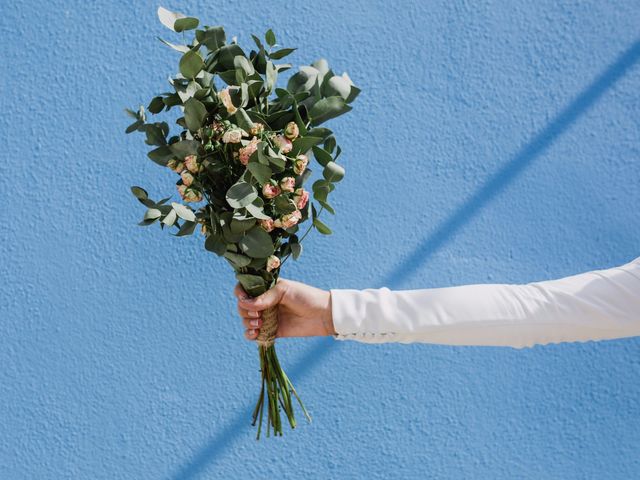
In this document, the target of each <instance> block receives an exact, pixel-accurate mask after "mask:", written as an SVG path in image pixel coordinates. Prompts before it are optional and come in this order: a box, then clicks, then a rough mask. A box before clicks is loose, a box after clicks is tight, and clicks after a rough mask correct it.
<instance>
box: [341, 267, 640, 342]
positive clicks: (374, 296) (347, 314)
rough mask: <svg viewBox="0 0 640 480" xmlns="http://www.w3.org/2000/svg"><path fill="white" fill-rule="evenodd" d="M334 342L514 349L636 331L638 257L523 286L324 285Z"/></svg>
mask: <svg viewBox="0 0 640 480" xmlns="http://www.w3.org/2000/svg"><path fill="white" fill-rule="evenodd" d="M331 311H332V315H333V324H334V328H335V331H336V335H334V338H336V339H337V340H356V341H360V342H365V343H385V342H400V343H413V342H422V343H433V344H444V345H486V346H508V347H514V348H523V347H531V346H533V345H536V344H541V345H544V344H548V343H560V342H575V341H582V342H584V341H588V340H605V339H614V338H623V337H632V336H636V335H640V257H638V258H636V259H635V260H633V261H631V262H629V263H627V264H625V265H622V266H619V267H614V268H610V269H607V270H594V271H591V272H585V273H581V274H578V275H573V276H570V277H565V278H561V279H558V280H547V281H542V282H533V283H528V284H523V285H516V284H514V285H510V284H477V285H461V286H456V287H445V288H427V289H420V290H390V289H388V288H386V287H383V288H379V289H372V288H369V289H365V290H353V289H331Z"/></svg>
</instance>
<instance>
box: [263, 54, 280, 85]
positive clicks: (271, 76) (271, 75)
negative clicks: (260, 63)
mask: <svg viewBox="0 0 640 480" xmlns="http://www.w3.org/2000/svg"><path fill="white" fill-rule="evenodd" d="M266 69H267V83H266V85H265V89H266V90H267V93H270V92H271V91H272V90H273V87H275V85H276V81H277V80H278V69H277V68H276V67H275V66H274V65H273V62H272V61H271V60H269V61H268V62H267V67H266Z"/></svg>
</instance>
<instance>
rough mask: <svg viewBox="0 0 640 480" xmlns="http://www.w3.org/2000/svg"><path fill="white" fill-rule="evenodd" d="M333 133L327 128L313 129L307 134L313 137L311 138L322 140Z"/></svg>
mask: <svg viewBox="0 0 640 480" xmlns="http://www.w3.org/2000/svg"><path fill="white" fill-rule="evenodd" d="M332 133H333V132H332V131H331V130H329V129H328V128H325V127H315V128H312V129H311V130H309V131H308V132H307V135H309V136H311V137H320V138H323V139H324V138H327V137H328V136H329V135H331V134H332Z"/></svg>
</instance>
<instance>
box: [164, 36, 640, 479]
mask: <svg viewBox="0 0 640 480" xmlns="http://www.w3.org/2000/svg"><path fill="white" fill-rule="evenodd" d="M638 60H640V39H639V40H636V42H634V43H633V44H632V45H631V46H630V47H629V48H628V49H627V50H626V51H624V52H623V53H622V54H621V55H620V56H619V57H618V58H617V59H616V60H615V62H613V63H612V64H611V65H610V66H609V67H608V68H607V69H606V70H605V71H603V72H602V73H601V74H600V75H599V76H598V77H597V78H596V79H595V80H594V81H593V83H591V85H589V86H588V87H587V88H586V89H584V90H583V91H582V92H580V94H579V95H578V96H577V97H576V98H575V99H573V101H572V102H571V103H570V104H569V105H567V106H566V107H565V108H564V109H563V110H562V111H561V112H560V113H559V114H558V115H557V116H556V117H555V118H554V119H553V120H551V122H549V123H548V124H547V126H546V127H545V128H544V129H542V130H541V131H540V132H538V133H537V134H536V135H535V136H534V137H533V138H532V139H531V141H530V142H528V143H527V144H526V145H525V146H524V147H523V148H521V149H520V150H519V151H518V152H516V153H515V154H514V155H513V156H512V157H511V158H509V160H508V161H507V162H506V163H505V164H504V166H503V167H502V168H500V170H498V171H497V172H496V173H495V174H493V175H492V176H491V177H490V178H489V179H488V180H487V181H486V182H485V183H484V184H483V185H482V186H481V187H480V188H479V189H478V190H476V192H475V193H474V194H473V195H472V196H471V197H469V198H468V199H467V200H466V201H465V202H464V203H462V205H460V206H459V207H458V208H457V209H456V210H455V211H454V212H453V213H452V214H451V215H450V216H449V217H448V218H447V219H446V220H445V221H443V222H442V223H441V224H440V225H439V226H438V227H437V228H436V229H435V231H434V232H433V233H432V234H431V235H429V236H428V237H427V238H426V239H425V240H424V241H423V242H422V243H421V244H420V245H418V246H417V247H416V249H415V250H414V251H413V253H412V254H411V255H410V256H409V257H407V258H406V259H405V260H403V261H402V262H401V263H400V264H399V265H398V266H397V267H396V268H395V269H394V270H392V271H391V272H389V273H388V274H387V275H386V276H385V277H384V278H383V279H382V281H381V282H380V286H387V287H389V288H392V289H393V288H398V287H399V286H400V285H401V284H402V282H403V280H405V279H407V278H409V277H410V276H411V275H412V274H414V273H415V272H416V271H417V270H418V269H419V268H420V267H421V266H422V265H423V264H424V263H425V262H426V261H427V260H428V259H429V257H431V256H432V255H433V254H434V253H435V252H437V251H438V250H439V249H441V248H442V247H443V246H444V245H445V244H446V243H447V242H449V241H450V240H451V239H452V238H453V237H454V236H455V235H456V234H457V233H458V232H459V231H460V229H462V228H463V227H464V225H466V224H467V223H468V222H469V221H471V220H472V219H473V218H474V217H475V216H476V215H478V213H479V212H480V211H481V210H482V209H483V208H484V207H485V206H487V204H488V203H489V202H490V201H491V200H493V199H494V198H495V197H496V196H498V195H500V194H501V193H502V192H503V191H504V190H505V189H506V188H507V187H508V186H509V185H510V184H511V183H512V182H513V181H514V180H516V179H517V178H518V177H519V176H520V175H521V174H522V173H523V172H524V171H525V170H526V168H527V167H528V166H529V165H531V164H532V163H533V161H534V160H536V159H537V158H538V157H539V156H540V155H542V154H543V153H544V152H545V151H546V150H547V149H548V148H549V147H550V146H551V145H552V144H553V142H555V141H556V140H557V139H558V137H560V136H561V135H562V134H563V133H564V132H566V131H567V130H568V129H569V127H570V126H571V125H572V124H573V123H575V122H576V121H577V120H578V119H579V118H580V117H581V116H582V115H583V114H585V113H586V112H587V110H589V108H591V107H592V106H593V105H594V104H595V103H596V102H597V101H598V100H600V98H601V97H602V96H603V95H604V93H605V92H606V91H607V90H609V89H610V88H611V87H612V86H613V85H614V84H615V83H616V82H618V81H619V80H620V79H621V78H622V77H623V76H624V75H625V74H626V73H627V72H628V71H629V70H630V69H631V68H632V67H633V66H634V65H635V64H636V63H638ZM342 345H343V344H342V342H336V341H334V340H333V339H323V340H320V341H319V342H318V344H317V345H315V346H314V347H313V348H312V349H310V350H309V351H308V352H307V353H306V354H305V355H304V357H303V358H302V360H300V361H299V362H297V364H296V365H294V366H293V367H292V368H291V369H290V370H289V371H288V373H289V376H290V377H291V378H292V380H293V381H294V383H295V380H296V379H297V378H299V377H301V376H302V375H304V374H307V373H309V372H310V371H311V370H313V369H314V368H315V367H316V366H317V365H318V364H319V363H320V361H321V360H322V359H323V358H324V357H325V356H326V355H327V353H328V352H330V351H332V350H335V349H336V348H342ZM251 411H252V408H251V405H248V406H247V408H246V409H244V410H243V411H241V412H240V413H239V414H238V415H237V416H236V417H235V419H233V420H232V421H231V422H230V423H229V424H228V425H227V426H226V427H224V428H223V430H222V431H221V432H219V433H218V434H217V435H216V436H215V437H213V438H212V439H211V440H210V441H209V442H208V443H207V444H206V445H204V446H203V447H202V448H201V449H200V450H199V451H198V452H196V453H195V455H194V456H193V457H192V458H191V459H190V460H189V461H188V462H186V463H185V464H184V465H182V466H181V467H179V468H178V469H177V471H176V472H175V473H174V474H173V475H172V476H171V477H170V478H171V479H172V480H192V479H194V478H196V477H197V476H198V475H199V474H200V473H202V472H203V471H204V470H205V469H206V468H207V467H208V466H210V465H211V464H212V463H214V462H215V460H216V458H217V457H219V456H220V455H221V454H222V453H223V452H224V450H225V449H226V448H227V447H229V446H230V445H231V443H232V442H233V441H234V440H235V439H236V438H237V437H238V435H239V434H240V432H241V431H242V430H243V429H244V428H246V427H247V426H248V425H249V422H248V420H247V419H249V418H250V415H251Z"/></svg>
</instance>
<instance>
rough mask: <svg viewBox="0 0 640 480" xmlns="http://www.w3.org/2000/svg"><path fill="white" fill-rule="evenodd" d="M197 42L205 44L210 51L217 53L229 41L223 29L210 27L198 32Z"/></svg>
mask: <svg viewBox="0 0 640 480" xmlns="http://www.w3.org/2000/svg"><path fill="white" fill-rule="evenodd" d="M196 40H198V42H200V43H202V44H204V45H205V46H206V47H207V48H208V49H209V50H210V51H212V52H215V51H216V50H218V49H219V48H220V47H222V46H223V45H224V44H225V42H226V41H227V36H226V34H225V33H224V28H222V27H219V26H218V27H209V28H207V29H206V30H196Z"/></svg>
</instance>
